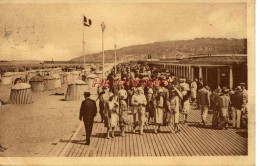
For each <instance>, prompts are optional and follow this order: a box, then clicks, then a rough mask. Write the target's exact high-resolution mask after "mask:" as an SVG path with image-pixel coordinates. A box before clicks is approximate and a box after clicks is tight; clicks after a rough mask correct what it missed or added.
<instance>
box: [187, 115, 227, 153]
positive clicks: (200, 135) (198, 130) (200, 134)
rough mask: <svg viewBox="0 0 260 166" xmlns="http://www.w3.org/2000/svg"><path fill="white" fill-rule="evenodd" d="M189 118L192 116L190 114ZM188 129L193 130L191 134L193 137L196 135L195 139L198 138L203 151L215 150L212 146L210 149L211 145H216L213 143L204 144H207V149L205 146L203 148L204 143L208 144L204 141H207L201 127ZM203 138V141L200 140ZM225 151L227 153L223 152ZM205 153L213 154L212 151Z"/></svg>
mask: <svg viewBox="0 0 260 166" xmlns="http://www.w3.org/2000/svg"><path fill="white" fill-rule="evenodd" d="M191 118H193V117H192V116H191ZM190 130H191V131H193V135H194V137H196V136H197V137H196V139H197V140H200V147H201V148H202V149H203V151H206V152H208V151H209V150H213V151H214V150H216V149H217V148H216V149H215V148H213V149H212V147H216V146H215V144H211V145H206V146H208V150H207V149H206V150H205V148H204V146H205V145H204V144H206V143H207V144H208V142H205V141H208V138H207V136H205V133H204V131H203V130H202V129H201V128H193V127H190ZM202 140H203V141H202ZM225 153H227V152H225ZM225 153H223V152H222V155H225ZM207 155H214V152H212V153H210V154H207Z"/></svg>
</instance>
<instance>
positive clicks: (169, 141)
mask: <svg viewBox="0 0 260 166" xmlns="http://www.w3.org/2000/svg"><path fill="white" fill-rule="evenodd" d="M166 128H167V129H169V131H171V132H172V130H171V129H170V128H169V126H167V127H166ZM170 135H173V134H166V135H165V137H166V138H167V140H168V145H169V147H170V149H171V150H172V155H173V156H177V154H178V153H177V151H176V150H175V149H176V146H174V145H175V143H174V141H173V140H172V138H171V137H170Z"/></svg>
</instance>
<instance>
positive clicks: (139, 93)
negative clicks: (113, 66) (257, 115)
mask: <svg viewBox="0 0 260 166" xmlns="http://www.w3.org/2000/svg"><path fill="white" fill-rule="evenodd" d="M117 71H118V72H117V73H118V74H117V75H116V74H115V72H114V70H112V71H111V73H110V74H109V75H108V77H107V80H110V81H111V80H113V81H112V82H113V83H112V84H110V85H111V86H109V87H106V86H103V87H99V88H98V94H99V95H98V96H99V97H98V100H99V113H100V115H101V122H102V123H104V125H105V127H106V128H107V134H106V138H107V139H110V138H111V137H112V138H114V136H115V135H114V132H115V130H116V127H117V126H120V131H121V136H123V137H124V136H126V133H125V128H126V126H127V125H131V126H132V132H134V133H135V132H137V131H138V130H137V129H139V134H140V135H143V134H144V126H145V125H155V130H154V133H155V134H157V133H160V132H161V127H162V126H167V125H170V124H173V126H174V130H173V133H178V132H180V131H181V130H180V127H179V123H180V120H179V119H180V116H182V117H183V120H182V123H183V124H185V123H187V122H188V121H189V116H188V115H189V113H190V111H191V106H193V107H194V108H198V109H199V110H200V111H201V121H202V124H203V125H205V126H209V125H208V118H207V117H208V111H209V109H212V110H213V116H212V127H213V128H218V129H227V127H228V121H229V119H230V118H232V122H233V128H240V127H241V121H243V120H247V90H246V89H245V87H246V86H245V83H241V84H240V85H239V86H237V87H236V88H235V89H234V90H233V89H228V88H227V87H222V88H220V87H215V88H210V87H209V86H208V85H206V84H204V83H203V81H202V79H196V78H195V79H194V80H193V81H188V80H186V78H178V77H175V76H174V75H171V74H170V73H169V72H168V71H166V72H162V71H160V70H158V69H156V68H155V67H149V66H148V65H145V64H131V66H130V65H125V66H123V65H120V66H118V67H117ZM119 79H120V81H119V82H117V81H115V80H119ZM124 80H135V82H131V81H124ZM136 80H142V81H136ZM144 80H146V81H144ZM147 80H153V81H152V83H151V84H149V85H150V86H147V85H148V84H147ZM155 80H157V81H155ZM158 81H159V84H158ZM144 83H146V84H145V86H144ZM129 112H131V114H132V115H133V122H132V121H131V120H130V118H129V117H128V116H129ZM230 112H231V113H230ZM241 115H244V116H243V118H242V116H241ZM169 132H171V131H169Z"/></svg>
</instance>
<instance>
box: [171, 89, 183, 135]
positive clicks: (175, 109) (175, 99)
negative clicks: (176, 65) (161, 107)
mask: <svg viewBox="0 0 260 166" xmlns="http://www.w3.org/2000/svg"><path fill="white" fill-rule="evenodd" d="M179 104H180V99H179V96H178V94H177V92H176V91H175V90H173V91H172V98H171V100H170V109H171V112H172V113H173V123H174V132H175V133H177V132H180V131H181V130H180V129H179V107H180V105H179Z"/></svg>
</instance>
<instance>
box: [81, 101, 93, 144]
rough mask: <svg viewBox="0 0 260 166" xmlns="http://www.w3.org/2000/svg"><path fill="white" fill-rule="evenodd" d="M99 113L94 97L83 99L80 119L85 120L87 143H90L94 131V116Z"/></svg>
mask: <svg viewBox="0 0 260 166" xmlns="http://www.w3.org/2000/svg"><path fill="white" fill-rule="evenodd" d="M96 114H97V105H96V102H95V101H94V100H92V99H89V98H87V99H86V100H84V101H82V103H81V107H80V114H79V119H80V120H82V118H83V121H84V125H85V130H86V143H87V144H90V136H91V132H92V127H93V122H94V117H95V116H96Z"/></svg>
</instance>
